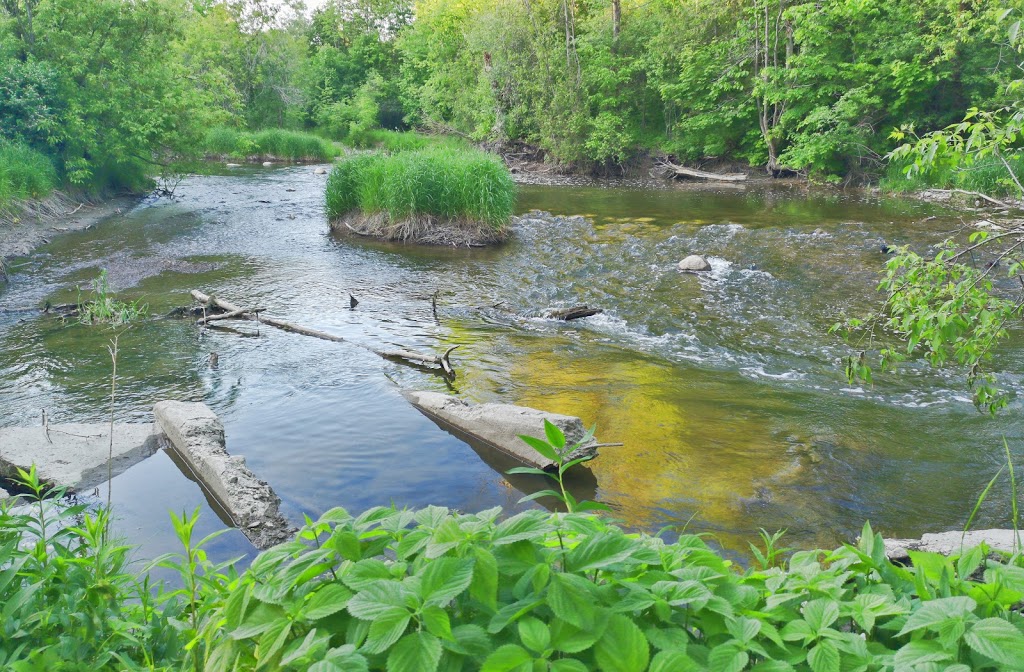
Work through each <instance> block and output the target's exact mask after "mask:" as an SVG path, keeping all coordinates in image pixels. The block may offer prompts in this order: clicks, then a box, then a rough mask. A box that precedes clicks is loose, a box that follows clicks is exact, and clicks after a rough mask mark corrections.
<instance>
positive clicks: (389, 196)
mask: <svg viewBox="0 0 1024 672" xmlns="http://www.w3.org/2000/svg"><path fill="white" fill-rule="evenodd" d="M515 194H516V187H515V183H514V182H513V181H512V176H511V175H510V174H509V171H508V169H507V168H506V167H505V166H504V165H503V164H502V162H501V161H500V160H499V159H498V158H497V157H495V156H492V155H489V154H486V153H484V152H481V151H479V150H475V149H474V150H470V149H466V150H463V151H457V150H452V149H448V148H445V147H433V148H428V149H420V150H412V151H406V152H397V153H394V154H381V153H374V154H362V155H357V156H353V157H350V158H348V159H345V160H344V161H342V162H341V163H339V164H338V165H337V166H335V167H334V170H333V171H332V172H331V175H330V177H329V178H328V180H327V214H328V216H329V217H330V218H331V219H332V221H334V222H335V223H336V226H340V227H342V228H350V229H353V230H355V231H356V232H357V233H363V234H366V235H374V236H377V237H381V238H385V239H388V240H415V241H420V242H434V243H442V244H445V243H450V244H456V245H458V244H469V243H473V242H476V243H485V242H494V241H497V240H500V239H502V238H503V237H504V235H505V229H506V227H507V225H508V222H509V219H510V217H511V216H512V212H513V208H514V207H515Z"/></svg>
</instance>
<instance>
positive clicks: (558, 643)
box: [550, 618, 604, 653]
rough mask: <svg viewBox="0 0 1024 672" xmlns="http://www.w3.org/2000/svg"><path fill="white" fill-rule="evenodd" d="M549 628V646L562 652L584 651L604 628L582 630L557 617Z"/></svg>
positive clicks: (598, 636) (595, 640) (598, 637)
mask: <svg viewBox="0 0 1024 672" xmlns="http://www.w3.org/2000/svg"><path fill="white" fill-rule="evenodd" d="M550 630H551V647H552V648H553V649H555V650H556V651H562V652H563V653H579V652H581V651H586V650H587V649H589V648H590V647H592V646H593V645H594V643H595V642H597V640H598V639H600V638H601V635H602V634H603V633H604V629H603V628H600V627H598V628H590V629H587V630H583V629H581V628H577V627H576V626H575V625H572V624H571V623H567V622H565V621H563V620H561V619H558V618H556V619H555V620H554V621H553V622H552V623H551V626H550Z"/></svg>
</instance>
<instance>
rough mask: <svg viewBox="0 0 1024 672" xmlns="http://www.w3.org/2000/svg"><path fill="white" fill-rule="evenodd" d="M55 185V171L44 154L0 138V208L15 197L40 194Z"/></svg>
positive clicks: (18, 198) (30, 196) (51, 189)
mask: <svg viewBox="0 0 1024 672" xmlns="http://www.w3.org/2000/svg"><path fill="white" fill-rule="evenodd" d="M56 186H57V171H56V169H55V168H54V167H53V164H52V163H51V162H50V160H49V159H48V158H46V156H45V155H43V154H41V153H39V152H37V151H35V150H34V149H29V148H28V147H26V146H24V145H19V144H13V143H8V142H4V141H2V140H0V208H4V207H6V206H8V205H10V204H11V203H12V202H13V201H17V200H24V199H29V198H43V197H45V196H48V195H49V194H50V192H52V191H53V190H54V189H55V188H56Z"/></svg>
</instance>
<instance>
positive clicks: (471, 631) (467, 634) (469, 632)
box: [441, 625, 493, 657]
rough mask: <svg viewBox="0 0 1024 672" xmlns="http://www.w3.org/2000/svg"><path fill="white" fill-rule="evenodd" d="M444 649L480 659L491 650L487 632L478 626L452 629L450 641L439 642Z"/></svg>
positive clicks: (459, 626)
mask: <svg viewBox="0 0 1024 672" xmlns="http://www.w3.org/2000/svg"><path fill="white" fill-rule="evenodd" d="M441 645H442V646H443V647H445V648H446V649H449V650H451V651H454V652H455V653H460V654H462V655H466V656H475V657H482V656H484V655H485V654H487V653H489V652H490V651H491V649H492V648H493V646H492V644H491V638H490V637H489V636H488V634H487V631H486V630H484V629H483V628H481V627H480V626H479V625H457V626H455V627H454V628H452V641H444V642H441Z"/></svg>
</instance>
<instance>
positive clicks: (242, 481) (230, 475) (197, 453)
mask: <svg viewBox="0 0 1024 672" xmlns="http://www.w3.org/2000/svg"><path fill="white" fill-rule="evenodd" d="M153 414H154V415H155V416H156V422H157V425H159V427H160V428H161V429H162V430H163V431H164V433H165V434H166V435H167V438H168V439H169V441H170V443H171V445H172V446H173V447H174V450H175V453H176V454H177V455H178V456H179V457H181V458H182V460H184V462H185V463H186V464H187V466H188V468H189V469H190V470H191V471H192V472H193V475H194V476H195V478H196V479H198V480H199V481H200V482H201V485H203V489H204V490H205V491H206V492H207V494H209V495H211V496H212V497H213V498H214V499H215V500H216V502H217V504H218V505H219V506H220V508H221V509H222V510H223V511H224V512H225V513H226V514H227V515H228V516H229V517H230V519H231V522H232V523H233V524H234V525H235V526H236V527H238V528H239V529H240V530H241V531H242V533H243V534H244V535H245V536H246V537H247V538H248V539H249V541H251V542H252V543H253V545H254V546H256V547H257V548H259V549H264V548H270V547H271V546H274V545H275V544H279V543H281V542H283V541H287V540H289V539H291V538H292V535H293V534H294V531H295V528H293V527H292V525H291V523H289V522H288V520H287V519H286V518H285V517H284V516H283V515H281V512H280V510H279V507H280V504H281V500H280V498H278V496H277V495H276V494H275V493H274V491H273V489H271V487H270V485H269V484H267V482H266V481H263V480H260V479H259V478H257V477H256V474H254V473H252V471H250V470H249V468H248V467H247V466H246V465H245V458H244V457H242V456H240V455H229V454H228V452H227V449H226V448H225V447H224V426H223V425H221V423H220V420H219V419H218V418H217V416H216V414H214V412H213V411H211V410H210V409H209V408H208V407H207V406H206V404H199V403H187V402H181V401H161V402H158V403H157V404H156V406H154V407H153Z"/></svg>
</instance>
